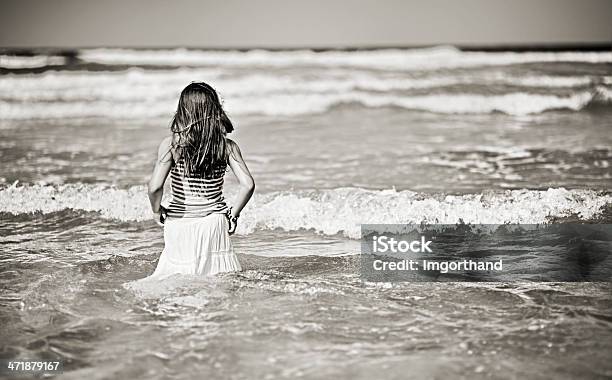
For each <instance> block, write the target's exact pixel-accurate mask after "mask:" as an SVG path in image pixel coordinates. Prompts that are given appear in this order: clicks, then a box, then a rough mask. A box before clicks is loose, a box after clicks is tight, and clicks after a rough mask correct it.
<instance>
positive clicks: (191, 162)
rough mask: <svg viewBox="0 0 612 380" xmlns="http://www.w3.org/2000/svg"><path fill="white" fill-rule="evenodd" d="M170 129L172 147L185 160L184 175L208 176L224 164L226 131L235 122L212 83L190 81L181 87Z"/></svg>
mask: <svg viewBox="0 0 612 380" xmlns="http://www.w3.org/2000/svg"><path fill="white" fill-rule="evenodd" d="M170 130H171V131H172V148H173V149H174V151H175V152H176V154H177V156H178V160H183V161H184V165H185V174H186V175H187V176H191V177H209V176H211V175H212V174H213V172H214V171H215V170H218V169H219V168H224V167H225V164H226V163H227V160H228V155H229V147H228V144H227V141H226V139H225V135H226V134H227V133H230V132H232V131H233V130H234V126H233V125H232V122H231V120H230V119H229V118H228V117H227V115H226V114H225V111H224V110H223V107H222V105H221V102H220V101H219V96H218V95H217V92H216V91H215V90H214V89H213V88H212V87H211V86H209V85H208V84H206V83H204V82H192V83H190V84H189V85H187V87H185V88H184V89H183V91H182V92H181V96H180V98H179V101H178V107H177V109H176V113H175V114H174V117H173V118H172V121H171V123H170Z"/></svg>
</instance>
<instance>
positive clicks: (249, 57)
mask: <svg viewBox="0 0 612 380" xmlns="http://www.w3.org/2000/svg"><path fill="white" fill-rule="evenodd" d="M79 58H80V59H81V60H83V61H85V62H92V63H101V64H110V65H113V64H123V65H169V66H216V65H223V66H244V67H253V66H267V67H289V66H323V67H341V66H343V67H356V68H368V69H379V70H435V69H443V68H449V69H450V68H463V67H478V66H501V65H513V64H522V63H532V62H588V63H608V62H612V52H525V53H514V52H497V53H495V52H493V53H492V52H462V51H460V50H458V49H456V48H454V47H450V46H440V47H433V48H425V49H380V50H364V51H323V52H313V51H311V50H297V51H266V50H250V51H245V52H241V51H203V50H186V49H172V50H129V49H85V50H82V51H80V54H79Z"/></svg>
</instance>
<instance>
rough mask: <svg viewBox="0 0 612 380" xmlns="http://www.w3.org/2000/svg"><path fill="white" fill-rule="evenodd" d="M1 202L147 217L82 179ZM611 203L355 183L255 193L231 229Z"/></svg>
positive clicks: (335, 226) (544, 194) (346, 224)
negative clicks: (428, 192) (355, 185)
mask: <svg viewBox="0 0 612 380" xmlns="http://www.w3.org/2000/svg"><path fill="white" fill-rule="evenodd" d="M229 198H230V199H231V197H229ZM0 201H1V203H0V212H6V213H11V214H27V213H43V214H47V213H52V212H57V211H62V210H67V209H73V210H81V211H91V212H96V213H98V214H99V215H100V216H101V217H102V218H107V219H114V220H121V221H136V222H141V221H145V220H148V219H151V218H152V214H151V212H150V210H149V205H148V200H147V197H146V191H145V188H144V187H142V186H135V187H131V188H129V189H118V188H114V187H109V186H101V185H85V184H69V185H58V186H50V185H24V186H19V185H16V184H15V185H12V186H8V187H5V188H3V189H2V190H0ZM610 203H612V196H611V195H609V194H603V193H601V192H596V191H591V190H566V189H564V188H555V189H548V190H546V191H537V190H509V191H504V192H490V193H486V194H467V195H444V194H442V195H424V194H419V193H415V192H412V191H408V190H405V191H395V190H381V191H377V190H366V189H361V188H338V189H332V190H312V191H292V192H272V193H266V194H256V195H255V196H254V199H253V201H252V202H251V203H250V204H249V205H248V206H247V208H246V209H245V211H244V212H243V214H242V216H241V218H240V224H239V228H238V231H237V232H238V233H239V234H250V233H253V232H255V231H257V230H262V229H263V230H272V229H281V230H285V231H298V230H313V231H315V232H317V233H321V234H326V235H334V234H338V233H341V234H343V235H344V236H346V237H349V238H358V237H359V233H360V225H361V224H362V223H440V224H455V223H461V222H463V223H488V224H505V223H523V224H540V223H547V222H549V221H550V220H551V219H552V218H563V217H567V216H578V217H579V218H580V219H582V220H589V219H592V218H593V217H595V216H597V215H598V214H599V213H600V212H601V211H602V208H603V207H604V206H606V205H608V204H610Z"/></svg>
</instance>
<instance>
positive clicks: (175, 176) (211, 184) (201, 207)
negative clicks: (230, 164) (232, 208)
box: [167, 160, 227, 218]
mask: <svg viewBox="0 0 612 380" xmlns="http://www.w3.org/2000/svg"><path fill="white" fill-rule="evenodd" d="M226 168H227V164H223V165H222V166H219V167H218V168H216V169H215V170H214V172H213V174H212V175H211V176H208V177H187V176H186V175H185V164H184V162H183V160H181V161H180V162H179V163H177V164H175V165H174V166H173V167H172V169H170V186H171V189H172V200H171V201H170V203H169V205H168V207H167V210H168V216H169V217H174V218H187V217H191V218H197V217H204V216H207V215H210V214H213V213H223V212H226V211H227V205H226V204H225V199H224V198H223V176H224V175H225V170H226Z"/></svg>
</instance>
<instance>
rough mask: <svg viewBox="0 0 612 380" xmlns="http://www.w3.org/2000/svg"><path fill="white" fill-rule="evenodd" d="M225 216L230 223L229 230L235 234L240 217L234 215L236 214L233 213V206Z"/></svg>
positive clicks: (231, 233)
mask: <svg viewBox="0 0 612 380" xmlns="http://www.w3.org/2000/svg"><path fill="white" fill-rule="evenodd" d="M225 216H226V217H227V223H228V227H227V231H228V232H229V234H230V235H233V234H234V232H236V227H238V217H237V216H234V214H233V213H232V208H231V207H230V208H229V209H228V210H227V213H226V214H225Z"/></svg>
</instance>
